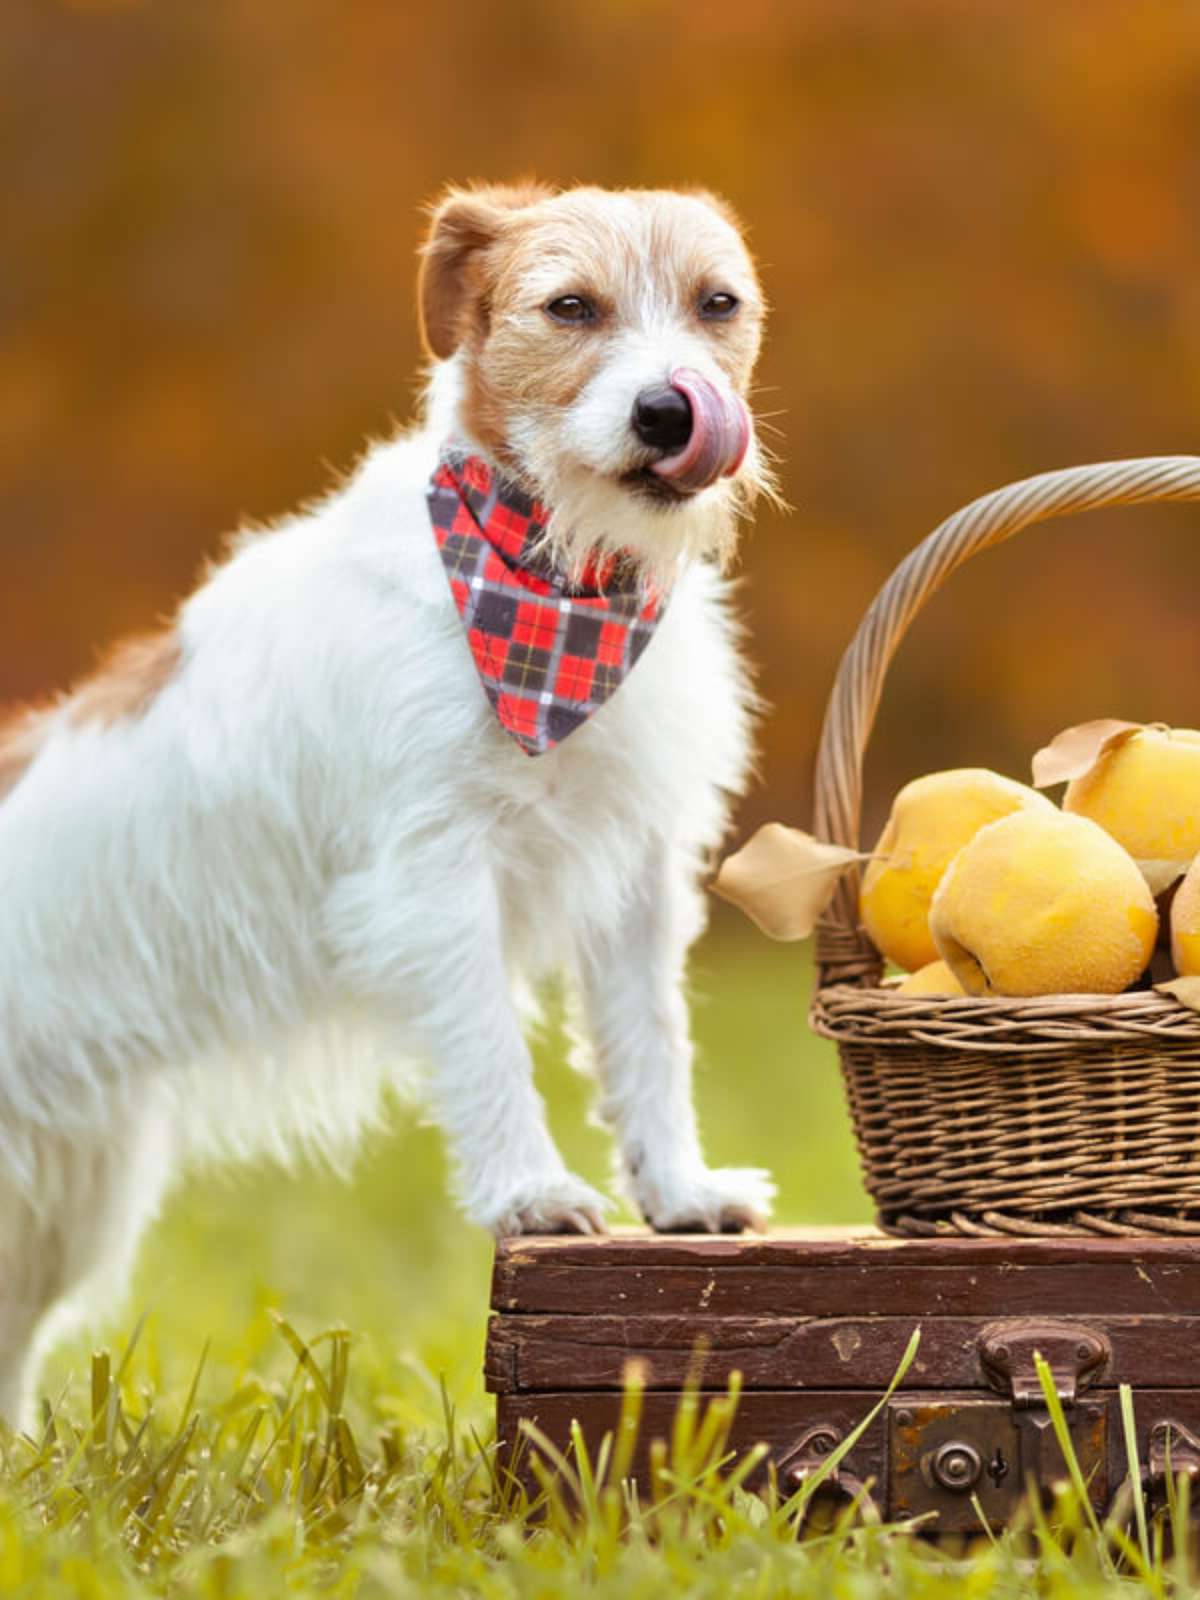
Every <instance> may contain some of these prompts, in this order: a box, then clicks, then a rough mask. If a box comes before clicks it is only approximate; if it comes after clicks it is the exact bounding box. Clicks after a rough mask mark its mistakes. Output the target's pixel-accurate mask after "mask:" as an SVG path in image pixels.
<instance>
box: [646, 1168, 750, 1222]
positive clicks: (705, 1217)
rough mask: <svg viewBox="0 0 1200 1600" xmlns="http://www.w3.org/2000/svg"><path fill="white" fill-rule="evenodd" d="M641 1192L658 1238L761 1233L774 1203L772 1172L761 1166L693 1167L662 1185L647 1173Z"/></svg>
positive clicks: (664, 1178)
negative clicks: (684, 1234) (706, 1234)
mask: <svg viewBox="0 0 1200 1600" xmlns="http://www.w3.org/2000/svg"><path fill="white" fill-rule="evenodd" d="M637 1189H638V1193H637V1199H638V1203H639V1204H640V1205H641V1208H642V1214H643V1216H644V1217H645V1218H646V1221H647V1222H648V1223H649V1224H650V1226H651V1227H652V1228H653V1229H654V1230H655V1232H656V1233H741V1232H743V1230H744V1229H746V1228H753V1229H755V1230H756V1231H757V1232H759V1233H761V1232H762V1231H763V1229H764V1228H765V1227H766V1225H767V1218H768V1217H769V1216H770V1214H771V1202H772V1201H773V1200H774V1198H775V1185H774V1183H773V1182H772V1180H771V1175H770V1173H768V1172H763V1171H760V1170H759V1169H758V1168H757V1167H718V1168H716V1169H713V1168H710V1167H691V1168H688V1169H686V1170H684V1171H682V1172H678V1173H673V1174H670V1175H662V1176H660V1177H659V1178H658V1179H657V1181H656V1180H655V1179H653V1178H651V1177H650V1176H649V1175H648V1174H643V1175H642V1176H641V1178H640V1181H639V1183H638V1186H637Z"/></svg>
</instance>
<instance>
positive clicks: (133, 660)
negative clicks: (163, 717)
mask: <svg viewBox="0 0 1200 1600" xmlns="http://www.w3.org/2000/svg"><path fill="white" fill-rule="evenodd" d="M181 660H182V651H181V649H180V645H179V640H178V638H177V636H176V634H175V632H174V631H173V630H171V631H168V632H165V633H152V634H142V635H140V636H139V637H137V638H134V639H126V640H124V641H123V642H122V643H120V644H118V645H116V646H114V648H113V649H112V650H111V651H110V652H109V654H108V656H107V658H106V659H105V660H104V661H103V662H102V663H101V665H100V668H99V670H98V671H97V672H96V673H95V674H94V675H93V676H92V677H90V678H88V679H87V680H86V682H84V683H83V684H81V685H80V687H79V688H78V689H76V690H75V692H74V693H73V694H72V695H71V698H70V701H69V703H68V713H69V715H70V718H71V721H72V722H75V723H80V722H98V723H100V724H101V725H102V726H103V727H111V726H112V724H113V723H114V722H122V721H124V720H126V719H127V718H130V717H140V716H143V715H144V714H145V713H146V711H148V710H149V708H150V706H151V705H152V704H153V703H154V701H155V700H156V699H157V697H158V696H159V695H160V694H161V693H162V691H163V690H164V689H165V688H166V686H167V684H168V683H170V682H171V680H172V678H174V677H175V676H176V674H177V673H178V671H179V667H180V662H181Z"/></svg>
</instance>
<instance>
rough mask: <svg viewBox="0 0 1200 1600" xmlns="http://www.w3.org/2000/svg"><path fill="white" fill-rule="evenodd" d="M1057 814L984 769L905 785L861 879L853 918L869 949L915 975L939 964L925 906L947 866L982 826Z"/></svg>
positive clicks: (1021, 788)
mask: <svg viewBox="0 0 1200 1600" xmlns="http://www.w3.org/2000/svg"><path fill="white" fill-rule="evenodd" d="M1025 810H1028V811H1032V812H1038V813H1041V812H1048V813H1053V814H1055V815H1057V810H1056V808H1055V806H1054V805H1052V804H1051V802H1050V801H1049V800H1047V799H1046V797H1045V795H1041V794H1038V792H1037V791H1036V790H1035V789H1030V788H1027V787H1026V785H1025V784H1023V783H1015V782H1014V781H1013V780H1012V779H1011V778H1003V777H1001V776H1000V774H999V773H998V772H989V771H988V769H987V768H986V767H956V768H953V769H952V770H950V771H948V772H931V773H930V774H929V775H928V776H927V777H924V778H916V779H914V780H913V782H912V783H906V784H905V786H904V788H903V789H901V790H900V793H899V794H898V795H897V796H896V798H895V800H894V801H893V802H892V814H891V816H890V817H889V818H888V821H887V825H886V827H885V828H884V830H883V832H882V834H880V836H879V843H878V844H877V845H876V846H875V851H874V856H875V859H874V860H872V861H871V863H870V865H869V866H868V867H867V870H866V872H865V873H864V874H863V883H862V894H861V896H860V900H859V912H860V915H861V917H862V920H863V926H864V927H865V928H866V930H867V932H868V933H869V934H870V936H871V939H872V940H873V942H874V943H875V945H876V947H877V948H878V949H879V950H881V951H882V952H883V954H884V955H885V956H887V958H888V959H889V960H890V961H894V962H895V963H896V965H897V966H900V967H904V968H906V969H907V970H908V971H909V972H915V971H916V970H917V968H918V967H924V966H927V965H928V964H929V963H930V962H931V961H936V960H937V959H938V950H937V947H936V945H935V944H934V941H933V935H932V934H931V933H930V931H929V906H930V902H931V901H932V899H933V893H934V890H935V889H936V888H937V886H938V882H939V880H940V879H941V876H942V874H943V873H944V872H945V870H946V867H947V866H948V865H949V863H950V861H951V859H952V858H953V857H954V856H955V855H957V853H958V852H959V850H961V849H962V847H963V845H965V844H966V843H967V841H968V840H969V839H971V838H973V837H974V836H975V834H976V833H978V832H979V830H980V828H982V827H983V826H984V825H985V824H986V823H989V822H995V821H996V819H997V818H999V817H1003V816H1007V815H1008V814H1009V813H1010V812H1013V811H1025Z"/></svg>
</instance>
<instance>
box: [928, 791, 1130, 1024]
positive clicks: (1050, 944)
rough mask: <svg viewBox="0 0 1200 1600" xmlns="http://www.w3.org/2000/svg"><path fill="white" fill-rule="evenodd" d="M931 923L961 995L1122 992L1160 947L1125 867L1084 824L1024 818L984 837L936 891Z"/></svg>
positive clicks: (1105, 839)
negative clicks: (1155, 947)
mask: <svg viewBox="0 0 1200 1600" xmlns="http://www.w3.org/2000/svg"><path fill="white" fill-rule="evenodd" d="M930 925H931V927H932V930H933V936H934V939H935V940H936V942H937V947H938V949H939V950H940V952H941V954H942V956H943V957H944V958H945V960H946V961H947V962H948V963H949V965H950V968H951V970H952V971H953V972H954V974H955V976H956V977H957V978H958V980H959V981H960V983H961V984H962V986H963V988H964V989H965V990H966V991H967V993H968V994H977V995H982V994H998V995H1041V994H1119V993H1120V992H1121V990H1122V989H1126V988H1128V986H1129V985H1130V984H1131V983H1132V982H1133V981H1134V979H1135V978H1137V977H1138V975H1139V974H1140V973H1141V972H1142V971H1143V970H1144V969H1145V967H1146V966H1147V965H1148V963H1149V961H1150V957H1151V955H1152V954H1153V951H1154V944H1155V940H1156V939H1157V937H1158V916H1157V913H1156V912H1155V909H1154V897H1153V896H1152V895H1151V893H1150V890H1149V887H1148V886H1147V884H1146V880H1145V879H1144V878H1143V876H1142V874H1141V872H1140V871H1139V869H1138V866H1137V863H1136V862H1135V861H1134V860H1133V858H1132V857H1131V856H1130V855H1129V854H1128V853H1127V852H1126V851H1125V850H1123V849H1122V848H1121V846H1120V845H1119V844H1117V842H1116V841H1115V840H1114V839H1113V838H1112V837H1111V836H1110V835H1109V834H1107V833H1106V832H1105V831H1104V829H1103V828H1101V827H1100V826H1099V825H1098V824H1097V823H1095V822H1092V821H1091V820H1090V818H1088V817H1082V816H1073V815H1069V814H1066V813H1063V812H1058V811H1054V810H1053V809H1051V810H1050V811H1049V812H1042V811H1034V810H1024V811H1020V812H1016V813H1014V814H1013V815H1011V816H1007V817H1002V818H1001V819H1000V820H999V821H998V822H991V823H988V824H987V826H986V827H983V828H980V829H979V831H978V832H977V833H976V834H975V836H974V838H973V839H972V840H971V841H970V843H969V844H967V845H965V846H964V847H963V849H962V850H961V851H959V853H958V855H957V856H955V858H954V860H953V861H952V862H951V863H950V866H949V867H948V868H947V870H946V874H945V876H944V877H943V878H942V881H941V882H940V883H939V885H938V888H937V893H936V894H935V895H934V897H933V906H932V908H931V911H930Z"/></svg>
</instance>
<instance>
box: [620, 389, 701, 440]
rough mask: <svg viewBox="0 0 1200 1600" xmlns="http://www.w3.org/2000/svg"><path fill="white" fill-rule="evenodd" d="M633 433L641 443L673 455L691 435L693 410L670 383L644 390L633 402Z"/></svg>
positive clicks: (682, 394)
mask: <svg viewBox="0 0 1200 1600" xmlns="http://www.w3.org/2000/svg"><path fill="white" fill-rule="evenodd" d="M633 431H634V433H636V434H637V436H638V438H639V439H640V440H641V441H642V443H643V444H648V445H649V446H650V447H651V449H653V450H662V451H664V452H665V453H666V454H667V455H672V454H673V453H674V452H675V451H676V450H682V449H683V447H684V445H685V444H686V443H687V442H688V440H689V439H690V438H691V436H692V407H691V403H690V401H689V400H688V397H687V395H685V394H684V393H683V391H682V390H680V389H675V388H672V386H671V385H670V384H669V383H661V384H659V385H657V387H655V388H653V389H643V390H642V392H641V394H639V395H638V397H637V399H636V400H635V401H634V402H633Z"/></svg>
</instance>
